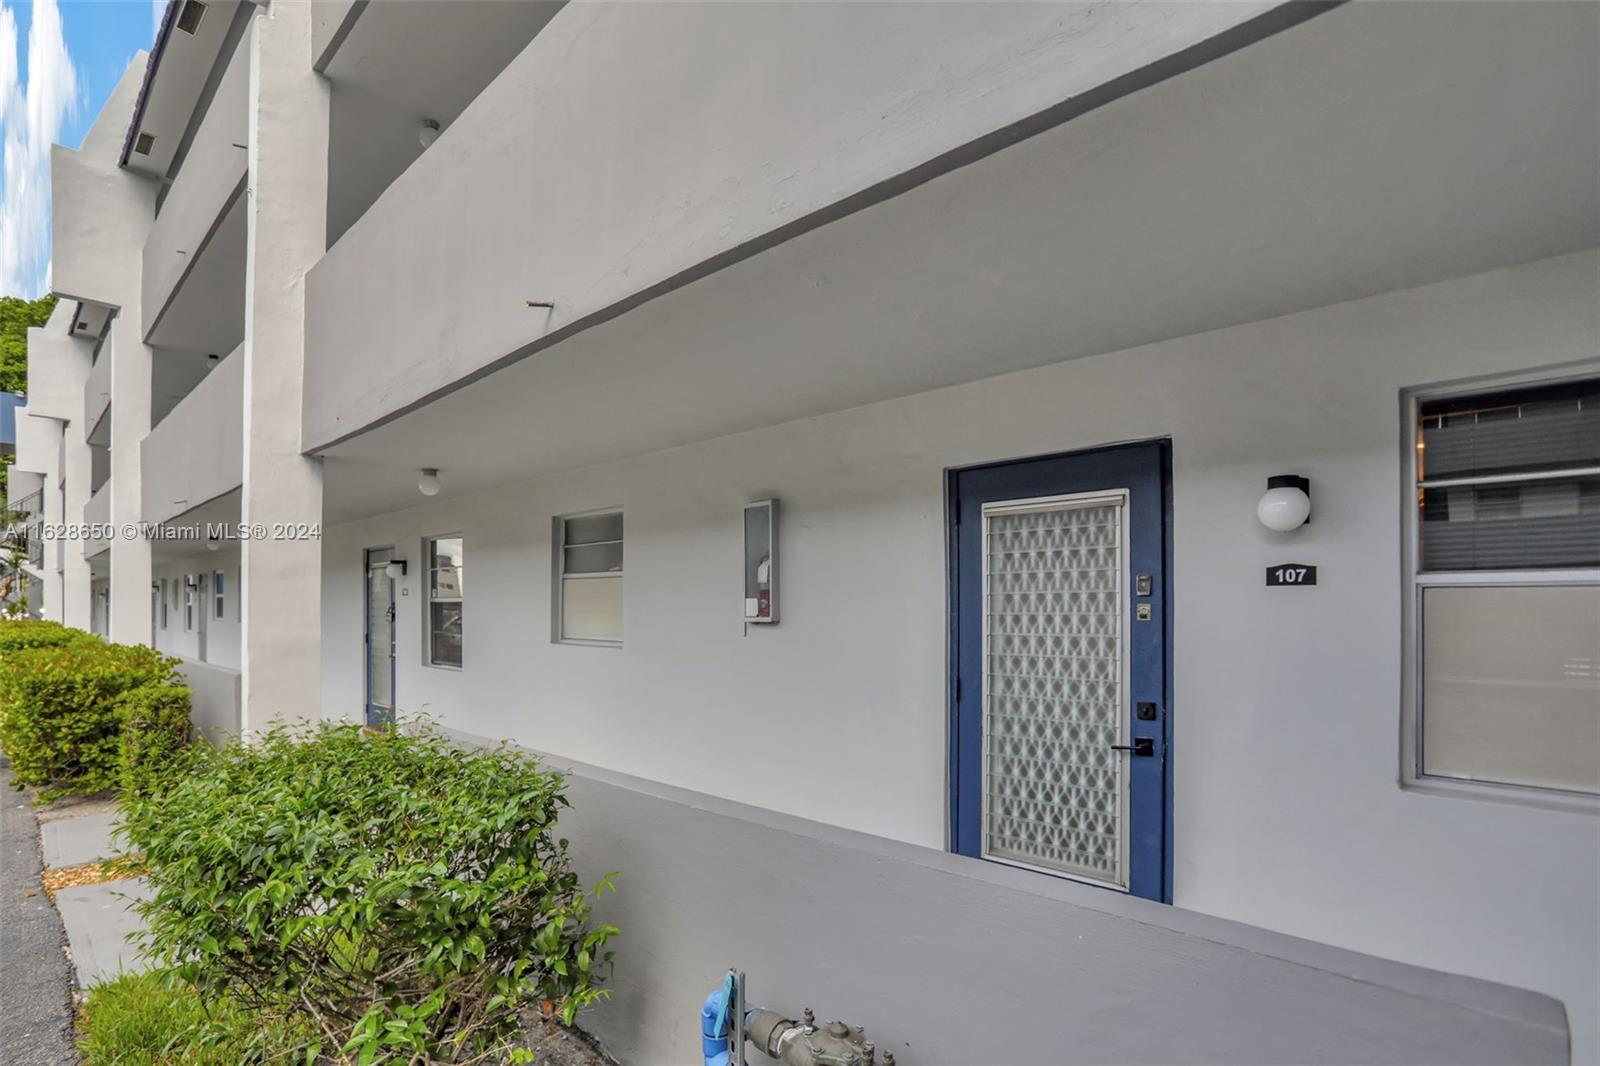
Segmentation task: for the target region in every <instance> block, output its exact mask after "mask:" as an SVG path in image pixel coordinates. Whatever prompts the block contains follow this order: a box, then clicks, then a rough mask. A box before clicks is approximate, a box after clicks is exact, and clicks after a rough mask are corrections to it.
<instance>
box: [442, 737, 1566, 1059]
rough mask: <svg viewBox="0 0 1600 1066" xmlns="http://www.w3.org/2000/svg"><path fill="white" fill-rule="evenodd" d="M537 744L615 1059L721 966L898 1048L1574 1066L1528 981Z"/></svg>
mask: <svg viewBox="0 0 1600 1066" xmlns="http://www.w3.org/2000/svg"><path fill="white" fill-rule="evenodd" d="M442 731H443V732H445V733H446V734H448V735H450V736H452V737H453V738H455V739H456V740H457V741H459V742H461V743H463V744H468V745H473V746H484V745H492V744H494V743H497V742H495V741H490V740H488V739H487V738H484V737H479V736H475V735H472V734H469V733H464V732H460V731H457V730H449V729H444V730H442ZM524 750H528V749H524ZM534 754H536V755H538V756H539V757H540V759H541V760H542V761H543V762H544V763H545V764H546V765H547V766H550V767H552V768H558V769H562V770H564V771H565V772H566V773H567V774H568V776H569V789H568V793H569V796H570V798H571V799H572V803H573V806H572V809H571V810H570V811H568V812H565V813H564V814H563V815H562V823H561V828H562V832H563V834H564V835H567V836H569V837H570V838H571V841H572V855H573V860H574V863H575V864H576V866H577V868H578V869H579V871H580V873H581V874H582V875H583V876H584V878H585V879H586V880H588V881H591V882H592V881H593V880H594V879H595V878H596V877H597V876H598V875H599V874H601V873H603V872H605V871H608V870H613V869H615V870H618V871H620V877H619V879H618V887H619V891H618V892H617V893H616V894H608V895H607V896H606V897H605V900H604V901H603V902H602V904H601V905H600V911H601V913H602V914H603V915H604V916H605V917H606V919H607V920H609V921H613V922H615V923H616V924H617V925H618V926H619V927H620V928H621V929H622V935H621V936H620V937H619V938H618V940H617V942H616V944H615V947H616V950H617V959H618V966H617V971H616V977H615V979H614V981H613V982H612V983H611V988H612V989H613V998H612V1000H611V1001H609V1002H608V1003H607V1004H605V1005H604V1006H602V1007H600V1008H598V1009H597V1010H596V1011H595V1012H594V1013H593V1014H592V1015H589V1016H588V1020H587V1021H586V1022H585V1023H584V1024H585V1026H586V1027H587V1028H590V1029H591V1031H593V1032H594V1033H595V1034H596V1035H597V1036H598V1037H599V1038H600V1039H601V1040H602V1041H604V1042H605V1044H606V1046H607V1047H608V1048H611V1049H612V1050H613V1051H614V1052H616V1053H617V1054H618V1055H619V1056H620V1057H621V1058H622V1060H623V1061H625V1062H627V1061H638V1062H646V1061H649V1062H663V1061H671V1062H680V1061H681V1062H694V1061H698V1049H699V1033H698V1026H697V1017H698V1015H697V1012H698V1008H699V1004H700V1002H701V1000H702V999H703V998H704V996H705V994H706V992H707V991H708V990H709V989H710V988H711V987H713V985H715V984H716V982H717V981H718V979H719V977H720V974H721V971H722V969H723V968H724V967H725V966H727V965H729V964H737V965H739V966H740V967H741V968H742V969H744V970H746V971H747V972H748V973H749V980H750V989H751V991H750V998H751V1001H752V1002H753V1003H755V1004H758V1005H762V1006H768V1007H771V1008H772V1009H775V1010H779V1011H784V1012H793V1013H798V1012H799V1010H800V1009H801V1007H803V1006H812V1007H814V1008H815V1009H816V1011H817V1014H818V1016H819V1017H825V1018H834V1017H839V1018H843V1019H845V1020H847V1021H849V1022H851V1023H852V1024H860V1025H864V1026H866V1028H867V1032H868V1035H869V1037H870V1038H872V1039H874V1040H876V1041H877V1043H878V1046H879V1047H880V1048H884V1049H892V1050H894V1051H895V1052H896V1055H897V1058H899V1060H900V1061H901V1062H902V1063H912V1062H916V1063H932V1062H947V1063H972V1062H986V1063H1046V1062H1049V1063H1054V1062H1068V1061H1070V1062H1167V1063H1179V1062H1182V1063H1191V1062H1192V1063H1202V1062H1206V1063H1247V1062H1263V1063H1266V1062H1280V1063H1281V1062H1307V1063H1310V1062H1320V1063H1358V1062H1363V1063H1365V1062H1370V1063H1417V1062H1436V1063H1443V1062H1518V1063H1566V1062H1568V1061H1569V1047H1568V1031H1567V1023H1566V1013H1565V1009H1564V1008H1563V1006H1562V1005H1561V1004H1560V1003H1559V1002H1558V1001H1556V1000H1554V999H1551V998H1550V997H1548V996H1544V995H1541V994H1538V993H1535V992H1530V991H1527V990H1524V989H1518V988H1511V987H1508V986H1505V985H1499V984H1495V983H1492V982H1489V981H1483V980H1478V979H1476V978H1469V977H1462V976H1458V975H1453V974H1447V973H1441V972H1438V971H1434V970H1428V969H1424V968H1422V967H1417V966H1411V965H1407V964H1404V963H1399V962H1394V961H1391V960H1387V959H1381V958H1377V957H1375V956H1371V955H1364V954H1361V953H1359V952H1354V951H1348V950H1345V949H1342V948H1337V947H1332V946H1330V945H1327V944H1321V943H1317V942H1314V941H1310V940H1304V939H1301V938H1298V937H1292V936H1287V935H1284V934H1281V933H1274V932H1271V931H1269V930H1265V929H1260V928H1257V927H1254V926H1249V925H1244V924H1242V923H1239V922H1234V921H1229V920H1226V919H1222V918H1215V917H1211V916H1208V915H1203V914H1197V913H1194V912H1191V911H1184V910H1180V909H1178V908H1175V907H1170V906H1166V905H1163V904H1159V903H1152V902H1150V901H1148V900H1142V899H1134V898H1130V897H1127V896H1122V895H1119V894H1117V893H1113V892H1108V891H1105V890H1103V889H1097V888H1093V887H1090V886H1087V885H1081V884H1077V883H1074V882H1071V881H1065V880H1061V879H1057V878H1051V877H1046V876H1043V875H1039V874H1033V873H1029V872H1027V871H1023V870H1018V869H1013V868H1010V867H1006V866H1002V865H999V864H996V863H988V862H982V861H979V860H975V859H970V858H967V857H964V856H959V855H951V854H948V853H946V852H941V851H935V850H931V849H928V848H923V847H918V846H916V845H912V844H906V843H903V842H899V841H893V840H887V839H883V838H880V837H875V836H871V835H869V834H866V833H859V832H855V831H852V830H847V829H840V828H837V827H834V826H828V825H823V824H820V823H817V822H812V821H808V820H806V819H803V818H797V817H794V816H791V815H786V814H780V813H777V812H774V811H769V810H765V809H762V808H757V807H751V806H747V805H745V804H740V803H735V802H732V801H728V800H723V799H720V798H717V797H713V796H708V795H705V794H703V793H698V792H691V791H688V790H686V789H680V788H675V787H673V786H670V785H663V784H660V783H657V782H652V781H647V780H643V779H640V778H635V777H631V776H629V775H626V774H619V773H615V772H613V771H609V770H605V769H602V768H600V767H595V766H589V765H586V764H583V763H578V762H574V761H572V760H568V759H563V758H560V757H558V756H553V755H548V754H545V753H540V752H534ZM908 978H911V979H908ZM963 1019H965V1020H963Z"/></svg>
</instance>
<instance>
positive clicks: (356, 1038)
mask: <svg viewBox="0 0 1600 1066" xmlns="http://www.w3.org/2000/svg"><path fill="white" fill-rule="evenodd" d="M192 751H193V755H192V756H191V757H190V758H189V759H186V760H185V762H186V764H187V766H186V772H185V773H183V774H181V775H177V776H175V777H173V778H172V779H171V780H170V781H168V782H167V783H166V785H165V787H163V788H161V789H160V790H158V791H156V792H154V793H151V794H148V795H141V794H138V793H133V792H127V793H124V794H123V796H122V800H121V806H122V818H123V823H122V832H123V835H124V837H125V838H126V840H127V842H128V846H129V849H130V851H131V852H132V853H135V854H138V855H140V856H141V860H140V861H141V864H142V867H143V869H144V871H145V876H146V877H147V878H148V880H149V883H150V886H151V888H152V890H153V891H152V894H151V896H150V898H149V899H147V900H143V901H139V902H137V903H135V907H136V909H137V910H138V913H139V914H140V916H141V917H142V918H143V919H144V921H145V926H146V929H147V931H148V932H147V939H146V946H147V948H148V949H149V950H150V954H151V957H152V958H153V959H155V960H156V961H157V963H158V964H164V965H170V966H173V967H174V968H175V971H176V973H177V974H178V975H179V976H180V977H181V979H182V980H184V981H187V982H192V983H193V984H194V985H195V987H196V988H197V989H198V990H199V992H200V994H201V995H202V997H203V998H204V999H205V1000H206V1001H207V1002H214V1003H224V1002H234V1003H239V1004H241V1005H243V1006H245V1007H247V1008H249V1009H252V1010H255V1011H257V1012H259V1014H260V1015H261V1017H262V1020H263V1023H266V1022H268V1021H271V1020H278V1021H281V1022H286V1023H288V1025H289V1026H290V1028H292V1029H297V1030H299V1031H309V1032H312V1033H315V1034H317V1037H316V1038H315V1045H316V1046H314V1047H312V1048H308V1049H305V1051H306V1052H308V1054H301V1055H298V1056H297V1061H305V1062H309V1061H313V1060H316V1061H321V1060H320V1059H318V1058H317V1056H318V1055H321V1056H330V1055H344V1056H352V1057H354V1058H356V1059H358V1061H360V1062H361V1063H368V1062H373V1061H384V1062H389V1061H397V1062H398V1061H404V1062H441V1061H442V1062H479V1061H482V1060H483V1057H486V1056H499V1058H498V1061H504V1060H505V1058H507V1057H509V1058H510V1059H511V1060H512V1061H526V1060H527V1059H528V1058H530V1057H531V1056H528V1055H526V1053H525V1052H523V1053H519V1052H516V1051H512V1050H511V1042H512V1041H514V1040H515V1039H516V1036H517V1033H518V1030H519V1021H520V1015H521V1014H522V1013H523V1012H524V1011H525V1010H526V1009H527V1008H528V1007H529V1006H530V1005H538V1004H548V1005H549V1006H548V1008H547V1009H549V1010H551V1011H552V1012H553V1013H554V1014H555V1015H556V1016H557V1017H559V1018H561V1019H562V1020H563V1021H565V1022H567V1023H568V1024H570V1023H571V1022H572V1019H573V1017H574V1015H575V1014H576V1013H577V1011H578V1010H579V1009H580V1008H582V1007H584V1006H586V1005H588V1004H590V1003H593V1002H595V1001H596V1000H597V999H599V998H601V997H602V996H603V995H604V992H603V990H601V989H600V987H599V984H600V981H601V977H602V974H603V973H604V971H605V970H606V969H607V966H608V963H609V960H610V952H609V951H607V950H606V943H607V941H608V940H610V938H611V937H612V936H614V935H615V934H616V929H615V928H614V927H612V926H609V925H603V924H591V922H590V901H589V897H588V894H587V893H586V892H585V891H584V889H583V886H582V885H581V884H580V882H579V880H578V875H577V874H576V873H574V872H573V871H572V869H571V868H570V866H569V863H568V859H567V842H566V841H565V840H562V839H560V837H559V835H558V833H557V831H556V818H557V815H558V814H559V812H560V811H561V809H562V808H563V807H565V806H566V805H567V800H566V796H565V794H564V792H565V788H564V781H563V779H562V777H561V775H560V774H557V773H552V772H549V771H545V770H542V769H541V768H540V767H539V766H538V764H537V763H536V762H535V761H534V760H533V759H532V758H531V757H529V756H526V755H523V754H519V753H517V752H515V751H512V750H510V749H507V748H500V749H494V750H486V749H468V748H463V747H461V746H459V745H457V744H455V743H452V742H451V741H450V740H448V739H447V738H444V737H441V736H438V735H435V734H429V733H414V732H394V733H373V734H370V735H369V734H367V733H365V732H364V731H363V730H362V728H361V727H360V726H358V725H354V724H341V725H331V724H328V725H322V726H320V727H318V728H316V729H313V730H309V731H301V732H293V731H287V730H282V729H279V730H272V731H268V732H267V733H265V734H264V735H261V736H258V737H256V738H255V739H254V740H253V741H252V742H251V743H250V744H249V745H247V746H246V745H234V746H231V747H228V748H224V749H222V750H221V751H212V750H211V749H210V748H208V747H207V746H206V745H204V744H196V745H194V746H193V749H192ZM609 884H610V878H609V876H608V877H607V878H604V879H602V881H601V887H606V886H609ZM596 891H598V889H597V890H596ZM340 1061H345V1060H344V1059H342V1058H341V1059H340Z"/></svg>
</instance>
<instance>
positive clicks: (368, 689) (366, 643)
mask: <svg viewBox="0 0 1600 1066" xmlns="http://www.w3.org/2000/svg"><path fill="white" fill-rule="evenodd" d="M379 552H387V553H388V554H389V558H388V559H386V560H385V561H384V562H385V565H387V564H388V563H391V562H399V561H400V560H399V559H398V558H397V557H396V555H395V546H394V545H393V544H385V545H378V546H376V547H372V548H364V549H362V552H361V724H362V725H364V726H369V727H370V726H372V722H371V718H372V557H373V556H374V555H376V554H378V553H379ZM387 576H388V575H385V577H387ZM388 581H389V611H390V616H389V713H390V715H391V716H393V715H397V714H398V705H397V703H396V701H395V685H396V683H397V681H398V677H397V676H396V675H397V673H398V671H397V668H396V663H397V661H398V659H399V656H398V655H397V654H396V650H395V649H396V648H397V647H398V644H399V642H398V641H397V640H396V639H395V627H396V625H397V624H398V622H399V616H400V604H399V602H398V600H397V599H396V595H397V592H398V587H397V582H396V581H395V579H394V578H392V577H390V578H388ZM392 721H393V718H392V717H391V722H392Z"/></svg>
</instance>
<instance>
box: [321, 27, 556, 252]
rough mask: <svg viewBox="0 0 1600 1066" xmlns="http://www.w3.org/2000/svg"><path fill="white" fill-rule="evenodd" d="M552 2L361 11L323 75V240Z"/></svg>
mask: <svg viewBox="0 0 1600 1066" xmlns="http://www.w3.org/2000/svg"><path fill="white" fill-rule="evenodd" d="M561 6H562V5H561V3H560V2H552V0H518V2H516V3H507V2H505V0H451V2H448V3H446V2H440V0H412V2H407V3H394V2H385V3H376V4H370V3H369V4H367V5H365V6H364V7H363V8H361V10H360V13H359V15H357V16H356V19H355V23H354V25H353V27H352V28H351V30H350V32H349V34H348V35H347V36H346V37H345V39H344V40H343V41H342V42H341V43H340V45H339V47H338V50H337V51H336V52H334V54H333V56H332V57H331V58H330V59H329V61H328V63H327V65H326V67H325V68H324V71H323V73H324V74H326V75H327V77H328V80H329V82H330V83H331V85H332V97H331V100H330V111H329V116H328V123H329V142H328V143H329V153H330V157H329V161H328V163H329V167H328V245H329V246H330V247H331V246H332V245H333V244H334V243H335V242H336V241H337V240H338V239H339V237H340V235H341V234H343V233H344V231H345V230H347V229H349V228H350V226H351V225H352V224H354V223H355V221H356V220H357V219H359V218H360V217H361V216H362V215H363V214H364V213H365V212H366V210H367V208H368V207H370V206H372V203H373V201H375V200H376V199H377V198H378V197H379V195H381V194H382V192H383V190H385V189H387V188H388V187H389V183H390V182H392V181H394V179H395V178H397V177H399V176H400V174H402V173H403V172H404V171H405V169H406V168H407V167H409V166H410V165H411V164H412V162H413V161H415V160H416V158H417V156H419V155H421V154H422V144H421V142H420V141H418V139H417V135H418V133H419V132H421V129H422V123H423V120H424V119H432V120H433V121H435V122H437V123H438V124H439V125H440V127H442V128H445V129H448V128H449V126H450V123H452V122H454V121H455V119H456V116H457V115H459V114H461V112H462V111H463V110H465V109H466V106H467V105H468V104H470V103H471V102H472V101H473V100H474V99H475V98H476V97H477V95H478V94H479V93H480V92H482V91H483V89H484V87H485V86H486V85H488V84H489V83H490V82H491V81H493V80H494V78H495V75H497V74H499V73H500V72H501V71H502V70H504V69H505V67H506V65H507V64H508V63H510V62H511V60H512V59H513V58H515V57H516V55H517V53H518V52H521V51H522V49H524V48H525V47H527V45H528V42H529V41H531V40H533V38H534V36H535V35H536V34H538V32H539V31H540V30H541V29H543V28H544V26H545V24H546V23H547V22H549V21H550V19H551V18H552V17H554V15H555V13H556V12H557V11H559V10H560V9H561Z"/></svg>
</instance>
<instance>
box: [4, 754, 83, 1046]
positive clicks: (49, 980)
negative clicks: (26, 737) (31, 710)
mask: <svg viewBox="0 0 1600 1066" xmlns="http://www.w3.org/2000/svg"><path fill="white" fill-rule="evenodd" d="M0 777H3V781H0V789H3V791H0V808H3V810H0V1060H3V1061H5V1062H6V1063H8V1064H11V1066H69V1064H75V1063H76V1062H77V1061H78V1055H77V1052H76V1051H75V1050H74V1048H73V1044H72V974H71V972H70V970H69V968H68V965H67V955H66V950H65V945H66V934H65V933H64V932H63V931H62V927H61V916H60V915H59V914H57V913H56V908H55V906H54V904H52V903H51V902H50V897H49V896H47V895H45V893H44V889H43V888H41V887H40V885H39V870H40V856H39V828H38V819H37V818H35V817H34V813H33V808H32V807H30V806H29V803H28V797H27V796H26V795H25V794H24V793H22V792H19V791H17V789H16V788H15V787H14V786H13V785H12V781H11V764H10V763H9V762H6V761H5V759H4V758H3V757H0Z"/></svg>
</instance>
